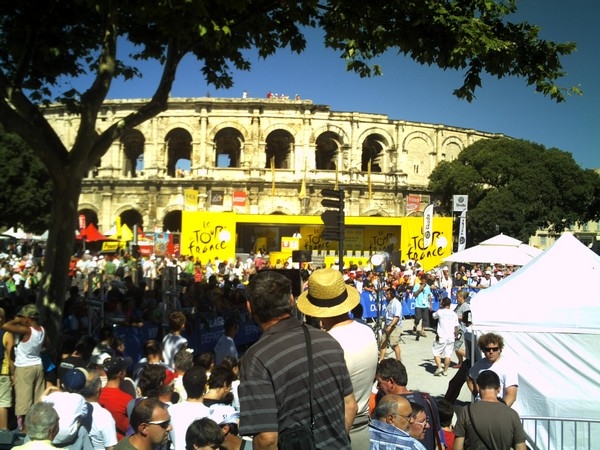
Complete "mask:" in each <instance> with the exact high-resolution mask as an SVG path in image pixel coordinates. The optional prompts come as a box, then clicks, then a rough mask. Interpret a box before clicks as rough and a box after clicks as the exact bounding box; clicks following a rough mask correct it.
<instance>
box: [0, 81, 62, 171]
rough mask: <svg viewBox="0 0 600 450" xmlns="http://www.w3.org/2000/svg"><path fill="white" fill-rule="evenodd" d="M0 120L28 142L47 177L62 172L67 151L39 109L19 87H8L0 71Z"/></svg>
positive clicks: (8, 128)
mask: <svg viewBox="0 0 600 450" xmlns="http://www.w3.org/2000/svg"><path fill="white" fill-rule="evenodd" d="M0 90H1V91H2V93H3V95H2V98H1V99H0V119H1V122H2V124H3V125H4V126H5V127H6V129H7V130H9V131H12V132H14V133H16V134H18V135H19V136H21V138H22V139H23V140H24V141H25V142H27V144H29V146H30V147H31V148H32V149H33V151H34V152H35V153H36V154H37V155H38V156H39V158H40V159H41V160H42V161H43V162H44V164H45V166H46V167H47V169H48V172H49V173H50V174H51V176H53V177H54V175H56V174H59V175H60V174H63V173H64V164H65V163H66V162H67V161H68V159H69V152H68V151H67V149H66V148H65V145H64V144H63V142H62V141H61V140H60V138H59V137H58V135H57V134H56V132H55V131H54V129H53V128H52V127H51V126H50V124H49V123H48V121H47V120H46V118H45V117H44V115H43V114H42V113H41V111H40V110H39V109H38V108H37V107H36V106H35V105H33V104H32V103H31V102H30V101H29V99H28V98H27V97H26V96H25V95H23V93H22V92H21V91H20V90H19V89H16V88H14V87H13V86H11V85H10V84H9V83H8V81H7V79H6V77H5V76H4V73H0Z"/></svg>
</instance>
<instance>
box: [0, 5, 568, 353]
mask: <svg viewBox="0 0 600 450" xmlns="http://www.w3.org/2000/svg"><path fill="white" fill-rule="evenodd" d="M515 10H516V7H515V5H514V2H513V1H508V2H495V1H490V0H470V1H466V2H452V3H448V2H447V1H442V0H427V1H422V2H406V1H404V0H386V1H380V0H377V1H371V2H364V1H356V0H325V1H317V0H308V1H302V2H289V1H272V0H252V1H250V0H232V1H227V2H200V1H189V0H169V1H164V0H159V1H157V2H147V1H141V0H134V1H127V2H121V1H115V0H105V1H95V0H75V1H67V2H65V1H62V0H50V1H48V2H45V3H44V6H43V8H41V7H39V5H38V4H37V3H35V2H29V1H26V0H15V1H14V2H11V3H6V4H5V5H4V7H3V11H2V15H1V16H0V68H1V72H0V91H1V93H2V95H1V96H0V123H2V125H4V127H5V128H6V129H7V131H9V132H12V133H16V134H17V135H19V136H20V137H21V138H22V139H23V140H24V141H25V142H26V143H27V144H28V145H29V146H30V147H31V149H32V150H33V152H34V153H35V154H36V155H37V157H38V158H40V160H41V161H42V162H43V164H44V166H45V167H46V169H47V171H48V174H49V176H50V179H51V182H52V189H53V192H52V206H51V224H50V232H49V238H48V242H47V249H46V258H45V267H44V270H45V272H44V273H45V275H44V277H45V278H44V279H43V281H42V286H43V287H44V289H43V290H42V294H41V298H40V300H39V303H40V305H43V306H45V308H44V310H45V312H46V316H47V317H46V327H47V329H48V331H49V335H50V337H51V339H56V338H57V337H58V333H59V330H60V323H61V314H62V309H63V308H62V306H63V303H64V297H65V292H66V288H67V268H68V262H69V258H70V255H71V253H72V250H73V245H74V230H75V229H76V227H77V205H78V199H79V195H80V193H81V185H82V180H83V178H84V177H85V176H86V174H87V173H88V172H89V171H90V169H91V168H92V167H93V166H94V165H95V164H97V162H98V161H99V160H100V158H101V157H102V156H103V155H104V154H105V153H106V152H107V150H108V148H109V146H110V145H111V143H112V142H113V141H115V140H116V139H119V137H120V136H121V135H122V134H123V132H125V131H128V130H130V129H132V128H135V127H136V126H138V125H140V124H141V123H143V122H144V121H146V120H148V119H150V118H152V117H154V116H156V115H157V114H159V113H160V112H162V111H164V110H165V109H166V108H167V100H168V98H169V92H170V91H171V87H172V85H173V81H174V79H175V75H176V71H177V67H178V65H179V63H180V62H181V60H182V59H183V58H184V57H185V56H186V55H191V56H193V57H195V58H196V59H197V60H198V61H200V64H199V66H200V67H201V72H202V75H203V76H204V78H205V79H206V80H207V82H208V83H210V84H212V85H214V86H215V87H217V88H219V87H231V85H232V84H233V80H232V67H233V68H235V69H238V70H250V68H251V66H250V62H249V61H248V54H249V53H248V52H247V50H248V49H255V50H256V51H257V53H258V55H259V56H260V57H268V56H269V55H271V54H273V53H274V52H275V51H276V50H278V49H280V48H290V49H291V50H293V51H295V52H298V53H300V52H302V50H303V49H304V48H305V45H306V42H305V37H304V35H303V32H304V31H305V30H306V29H307V28H311V27H318V28H322V29H323V31H324V34H325V42H324V44H325V46H327V47H329V48H332V49H334V50H337V51H339V53H340V56H341V57H342V58H343V59H344V60H345V61H346V62H347V68H348V70H353V71H355V72H356V73H358V74H359V75H360V76H370V75H377V74H380V73H381V68H380V67H379V66H377V65H376V64H372V63H371V61H372V60H373V59H374V58H376V57H377V56H379V55H381V54H382V53H384V52H386V51H387V50H390V49H392V50H396V51H398V53H399V54H404V55H408V56H409V57H411V58H412V59H414V60H416V61H418V62H419V63H421V64H427V65H436V66H438V67H440V68H442V69H453V70H461V71H464V72H465V77H464V84H463V85H462V86H458V87H457V89H456V90H455V94H456V95H457V96H458V97H459V98H462V99H466V100H468V101H470V100H472V99H473V95H474V92H475V90H476V88H478V87H479V86H480V85H481V74H482V73H489V74H491V75H493V76H497V77H503V76H517V77H520V78H523V79H524V81H525V82H526V83H527V84H528V85H531V86H533V87H534V88H535V90H536V91H539V92H542V93H543V94H545V95H548V96H549V97H550V98H552V99H554V100H556V101H558V102H560V101H563V100H564V99H565V97H566V96H567V95H568V94H569V93H570V92H575V93H578V89H577V88H571V89H563V88H561V87H560V86H559V85H558V84H557V80H558V79H559V78H560V77H561V76H563V75H564V73H563V71H562V63H561V57H562V56H564V55H568V54H570V53H571V52H572V51H574V50H575V45H574V44H572V43H564V44H563V43H555V42H550V41H546V40H542V39H540V38H539V36H538V33H539V28H538V27H536V26H533V25H531V24H529V23H527V22H523V23H510V22H509V21H508V19H507V16H509V15H510V14H512V13H514V12H515ZM125 42H128V43H129V45H121V44H122V43H125ZM117 48H119V49H121V50H122V49H124V48H128V49H130V52H131V53H130V54H129V55H128V54H125V55H123V57H121V55H120V54H119V57H118V56H117ZM125 53H126V52H125ZM138 60H153V61H157V62H158V63H159V64H160V66H161V68H162V74H161V76H160V79H159V81H158V83H157V86H156V90H155V92H154V94H153V96H152V98H151V99H149V100H148V101H147V102H146V103H144V104H143V105H141V106H140V108H139V109H138V110H137V111H135V112H133V113H132V114H130V115H129V116H127V117H125V118H122V119H120V120H118V121H117V122H115V123H112V124H110V125H109V126H108V128H106V129H104V130H103V131H99V128H98V126H97V121H98V116H99V112H100V108H101V107H102V103H103V102H104V100H105V98H106V96H107V94H108V92H109V90H110V87H111V83H112V82H113V80H114V79H115V78H123V79H125V80H133V79H137V78H138V77H139V76H140V75H141V73H140V70H139V69H138V67H136V62H137V61H138ZM84 80H90V82H89V85H87V86H86V85H84V84H85V81H84ZM142 82H145V81H142ZM56 102H58V103H61V104H63V105H65V107H66V111H67V113H68V114H72V115H74V116H76V117H78V118H79V122H78V128H77V130H76V134H75V138H74V142H73V145H72V147H71V148H66V147H65V144H64V143H63V142H61V140H60V138H59V137H58V136H57V134H56V133H55V131H54V130H53V129H52V128H51V126H50V125H49V123H48V122H47V121H46V120H45V118H44V116H43V107H44V105H46V104H49V103H56ZM42 297H43V298H42ZM55 342H56V341H55Z"/></svg>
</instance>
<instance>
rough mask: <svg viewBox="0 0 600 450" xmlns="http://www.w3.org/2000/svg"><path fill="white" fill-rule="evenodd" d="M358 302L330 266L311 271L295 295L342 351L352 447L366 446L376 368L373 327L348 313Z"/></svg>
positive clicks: (299, 305) (349, 288) (301, 306)
mask: <svg viewBox="0 0 600 450" xmlns="http://www.w3.org/2000/svg"><path fill="white" fill-rule="evenodd" d="M359 302H360V295H359V293H358V291H357V290H356V288H354V287H353V286H350V285H347V284H345V282H344V278H343V276H342V274H341V273H340V272H339V271H337V270H334V269H331V268H328V269H320V270H315V271H314V272H313V273H312V274H311V276H310V277H309V278H308V290H306V291H304V292H303V293H302V294H301V295H300V297H299V298H298V309H299V310H300V311H301V312H302V313H304V314H306V315H309V316H311V317H316V318H320V319H321V323H322V325H323V328H324V329H325V331H327V332H328V333H329V334H330V335H331V336H333V338H334V339H335V340H336V341H338V342H339V344H340V345H341V347H342V349H343V350H344V359H345V361H346V365H347V367H348V372H349V373H350V379H351V380H352V386H353V387H354V396H355V397H356V403H357V404H358V411H357V413H356V416H355V417H354V421H353V424H352V428H351V429H350V438H351V445H352V449H353V450H359V449H360V450H362V449H365V448H369V442H370V438H369V408H368V404H369V398H370V396H371V390H372V387H373V380H374V379H375V372H376V370H377V341H376V339H375V334H374V333H373V330H372V329H371V328H370V327H369V326H368V325H365V324H362V323H360V322H358V321H356V320H353V319H351V318H350V316H349V315H348V313H349V312H350V311H351V310H352V309H353V308H354V307H355V306H356V305H358V304H359Z"/></svg>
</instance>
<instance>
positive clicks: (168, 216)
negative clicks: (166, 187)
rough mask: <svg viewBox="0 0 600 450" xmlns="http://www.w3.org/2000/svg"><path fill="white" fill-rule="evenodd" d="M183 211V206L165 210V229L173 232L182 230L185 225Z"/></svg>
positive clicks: (163, 224) (163, 225)
mask: <svg viewBox="0 0 600 450" xmlns="http://www.w3.org/2000/svg"><path fill="white" fill-rule="evenodd" d="M182 212H183V211H182V208H181V207H175V208H170V211H163V218H162V229H163V231H170V232H171V233H173V232H181V230H182V225H183V219H182Z"/></svg>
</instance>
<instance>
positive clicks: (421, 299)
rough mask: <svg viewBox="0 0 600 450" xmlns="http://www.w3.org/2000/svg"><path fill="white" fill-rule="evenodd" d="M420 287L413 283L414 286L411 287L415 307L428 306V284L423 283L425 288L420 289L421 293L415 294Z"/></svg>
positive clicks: (429, 289)
mask: <svg viewBox="0 0 600 450" xmlns="http://www.w3.org/2000/svg"><path fill="white" fill-rule="evenodd" d="M420 288H421V285H420V284H417V283H415V287H414V288H413V296H414V299H415V308H429V296H430V295H431V288H430V287H429V285H428V284H425V288H424V289H423V290H422V291H421V293H420V294H419V295H415V293H416V292H417V291H418V290H419V289H420Z"/></svg>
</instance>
